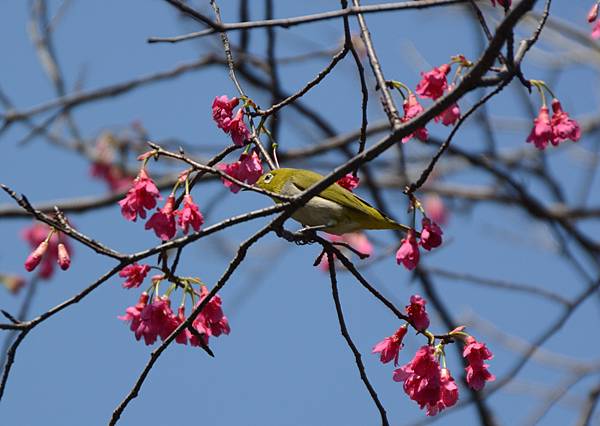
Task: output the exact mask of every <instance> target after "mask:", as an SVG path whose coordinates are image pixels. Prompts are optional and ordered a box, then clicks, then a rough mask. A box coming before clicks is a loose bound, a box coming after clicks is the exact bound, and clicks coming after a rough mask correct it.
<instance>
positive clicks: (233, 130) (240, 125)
mask: <svg viewBox="0 0 600 426" xmlns="http://www.w3.org/2000/svg"><path fill="white" fill-rule="evenodd" d="M229 134H230V135H231V140H233V143H234V144H236V145H237V146H243V145H244V144H245V143H246V141H248V140H250V131H249V130H248V127H246V123H244V110H242V109H241V108H240V109H238V111H237V113H236V114H235V117H233V118H232V119H231V121H230V122H229Z"/></svg>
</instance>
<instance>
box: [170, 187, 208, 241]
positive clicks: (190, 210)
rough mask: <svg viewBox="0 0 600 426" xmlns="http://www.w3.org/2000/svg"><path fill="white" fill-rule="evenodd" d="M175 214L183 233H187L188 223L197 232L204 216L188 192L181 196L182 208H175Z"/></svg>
mask: <svg viewBox="0 0 600 426" xmlns="http://www.w3.org/2000/svg"><path fill="white" fill-rule="evenodd" d="M175 215H176V216H177V224H178V225H179V227H180V228H181V229H182V230H183V233H184V234H187V233H188V230H189V227H190V225H191V226H192V228H193V229H194V231H196V232H198V231H199V230H200V226H202V224H203V223H204V217H203V216H202V213H200V210H199V209H198V206H197V205H196V203H194V200H193V199H192V196H191V195H189V194H186V195H184V197H183V208H182V209H181V210H177V211H176V212H175Z"/></svg>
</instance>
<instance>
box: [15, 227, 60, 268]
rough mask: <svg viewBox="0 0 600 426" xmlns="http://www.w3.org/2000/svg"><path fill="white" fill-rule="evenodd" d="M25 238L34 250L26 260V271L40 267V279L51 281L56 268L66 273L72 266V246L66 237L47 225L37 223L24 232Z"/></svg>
mask: <svg viewBox="0 0 600 426" xmlns="http://www.w3.org/2000/svg"><path fill="white" fill-rule="evenodd" d="M23 238H24V239H25V240H26V241H27V242H28V243H29V245H30V247H31V249H32V250H33V251H32V252H31V253H30V254H29V256H27V259H26V260H25V269H26V270H27V271H28V272H31V271H33V270H34V269H36V268H37V267H38V266H39V265H41V266H40V270H39V274H38V275H39V277H40V278H43V279H50V277H52V275H53V274H54V267H55V265H58V266H59V267H60V269H62V270H63V271H66V270H67V269H69V266H71V256H70V255H69V252H70V246H69V243H68V241H67V240H66V239H65V238H64V236H63V235H62V234H61V233H60V232H58V231H57V230H56V229H54V228H50V227H49V226H48V225H46V224H41V223H36V224H34V225H32V226H30V227H29V228H26V229H25V230H24V231H23Z"/></svg>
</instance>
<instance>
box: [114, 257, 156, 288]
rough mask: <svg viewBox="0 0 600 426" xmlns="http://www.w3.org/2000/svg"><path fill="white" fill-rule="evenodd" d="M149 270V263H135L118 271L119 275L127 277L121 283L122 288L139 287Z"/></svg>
mask: <svg viewBox="0 0 600 426" xmlns="http://www.w3.org/2000/svg"><path fill="white" fill-rule="evenodd" d="M149 271H150V266H149V265H138V264H137V263H133V264H131V265H127V266H126V267H124V268H123V269H121V271H120V272H119V276H120V277H122V278H127V279H126V280H125V282H124V283H123V288H136V287H139V286H140V285H141V284H142V282H143V281H144V278H146V275H147V274H148V272H149Z"/></svg>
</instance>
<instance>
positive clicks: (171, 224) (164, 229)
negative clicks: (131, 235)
mask: <svg viewBox="0 0 600 426" xmlns="http://www.w3.org/2000/svg"><path fill="white" fill-rule="evenodd" d="M174 206H175V196H174V195H173V194H171V195H169V197H168V198H167V202H166V203H165V205H164V206H163V208H162V209H160V210H158V211H157V212H156V213H154V214H153V215H152V217H150V219H148V222H146V225H145V226H144V228H145V229H153V230H154V233H155V234H156V236H157V237H158V238H160V239H161V240H163V241H167V240H170V239H171V238H173V237H174V236H175V232H176V229H175V214H174V213H173V208H174Z"/></svg>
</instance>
